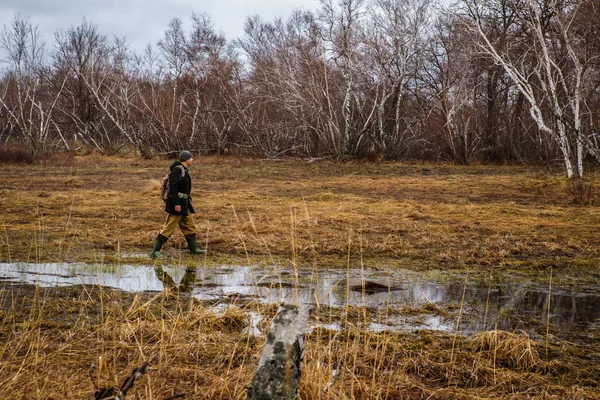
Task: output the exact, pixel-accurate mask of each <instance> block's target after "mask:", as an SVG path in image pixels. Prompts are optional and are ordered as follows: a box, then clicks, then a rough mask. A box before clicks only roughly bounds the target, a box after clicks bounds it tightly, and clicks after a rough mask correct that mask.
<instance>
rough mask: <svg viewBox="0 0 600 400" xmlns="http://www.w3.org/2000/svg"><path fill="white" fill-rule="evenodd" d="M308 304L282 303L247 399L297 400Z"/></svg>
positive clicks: (270, 329)
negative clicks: (293, 304)
mask: <svg viewBox="0 0 600 400" xmlns="http://www.w3.org/2000/svg"><path fill="white" fill-rule="evenodd" d="M307 323H308V307H306V306H299V307H298V306H292V305H281V306H279V309H278V310H277V314H276V315H275V317H274V318H273V321H272V322H271V327H270V328H269V332H268V333H267V338H266V341H265V345H264V347H263V349H262V352H261V354H260V360H259V362H258V369H257V370H256V373H255V374H254V377H253V378H252V383H251V384H250V387H249V388H248V397H247V400H294V399H295V398H296V394H297V393H298V383H299V382H300V372H301V366H302V365H301V364H302V356H303V353H304V334H305V332H306V326H307Z"/></svg>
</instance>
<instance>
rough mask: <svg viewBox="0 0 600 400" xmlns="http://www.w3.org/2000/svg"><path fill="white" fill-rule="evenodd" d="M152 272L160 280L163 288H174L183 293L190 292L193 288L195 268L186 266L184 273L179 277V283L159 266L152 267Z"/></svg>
mask: <svg viewBox="0 0 600 400" xmlns="http://www.w3.org/2000/svg"><path fill="white" fill-rule="evenodd" d="M154 273H155V274H156V277H157V278H158V280H159V281H161V282H162V284H163V286H164V287H165V289H171V290H172V289H175V290H177V291H179V292H183V293H191V292H192V290H193V289H194V282H195V281H196V268H191V267H188V268H186V269H185V275H183V278H181V282H179V285H178V284H176V283H175V281H174V280H173V278H171V275H169V274H168V273H166V272H165V270H164V269H163V268H162V267H161V266H157V267H155V268H154Z"/></svg>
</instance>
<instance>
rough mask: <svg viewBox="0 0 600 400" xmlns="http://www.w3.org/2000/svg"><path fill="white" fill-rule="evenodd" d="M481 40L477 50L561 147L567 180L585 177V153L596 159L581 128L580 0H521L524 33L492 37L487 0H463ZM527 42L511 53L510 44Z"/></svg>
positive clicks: (584, 58) (584, 64) (584, 65)
mask: <svg viewBox="0 0 600 400" xmlns="http://www.w3.org/2000/svg"><path fill="white" fill-rule="evenodd" d="M463 3H464V4H465V6H466V9H467V11H468V15H469V17H470V18H471V20H472V22H473V25H471V27H472V29H473V30H474V31H475V32H476V33H477V34H478V36H479V37H480V39H481V41H480V42H479V48H480V49H481V50H482V51H483V52H485V54H487V55H489V56H490V57H492V58H493V60H494V61H495V62H496V63H497V64H498V65H500V66H501V67H502V68H503V70H504V71H505V73H506V74H507V75H508V76H509V77H510V78H511V79H512V81H513V82H514V84H515V86H516V87H517V89H518V90H519V92H520V93H521V94H522V95H523V97H524V98H525V99H526V101H527V102H528V104H529V111H530V115H531V117H532V118H533V120H534V121H535V123H536V124H537V126H538V128H539V129H540V130H541V131H542V132H545V133H546V134H547V135H548V137H549V138H550V139H551V140H553V141H554V142H555V143H556V144H557V145H558V147H559V149H560V152H561V154H562V159H563V164H564V168H565V172H566V175H567V177H568V178H571V177H573V176H574V175H575V173H577V175H578V176H583V157H584V153H585V152H586V150H587V152H588V153H590V154H592V155H593V156H594V157H596V158H597V159H598V160H600V157H599V155H600V153H599V152H598V148H597V147H596V145H595V143H594V142H593V141H592V140H591V138H590V137H589V136H588V135H585V134H584V131H583V129H582V121H581V115H582V109H581V107H582V99H583V98H584V97H585V91H586V90H588V88H587V87H585V86H584V81H585V79H586V72H587V70H588V65H589V62H590V59H589V57H588V56H589V55H588V54H586V53H585V52H582V51H581V48H580V44H581V40H580V38H577V37H575V36H574V32H573V21H574V20H575V18H576V16H577V14H578V12H579V10H580V8H581V6H582V4H583V3H584V0H546V1H543V2H537V1H534V0H522V1H521V2H517V3H515V4H516V5H517V6H520V8H519V12H520V18H519V20H518V22H519V23H520V24H522V26H523V29H522V30H520V31H522V32H524V35H525V36H524V37H516V38H514V39H515V40H514V41H511V40H506V41H503V42H502V43H499V42H497V41H494V40H493V39H492V35H491V34H490V32H489V30H488V25H487V23H486V21H487V20H488V19H489V18H490V17H489V14H490V13H493V11H494V10H493V9H492V8H490V3H493V2H490V1H482V0H463ZM514 44H519V45H520V46H525V47H523V48H522V50H521V52H519V53H518V54H515V52H514V51H511V46H512V45H514Z"/></svg>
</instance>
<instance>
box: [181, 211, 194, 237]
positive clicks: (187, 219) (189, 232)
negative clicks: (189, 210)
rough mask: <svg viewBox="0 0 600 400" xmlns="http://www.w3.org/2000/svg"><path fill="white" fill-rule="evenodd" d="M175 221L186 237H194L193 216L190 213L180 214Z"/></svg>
mask: <svg viewBox="0 0 600 400" xmlns="http://www.w3.org/2000/svg"><path fill="white" fill-rule="evenodd" d="M177 222H178V224H179V228H180V229H181V232H182V233H183V235H184V236H185V237H186V238H187V237H191V238H194V239H195V238H196V224H195V223H194V217H193V216H192V214H188V215H186V216H182V217H181V218H180V219H179V221H177Z"/></svg>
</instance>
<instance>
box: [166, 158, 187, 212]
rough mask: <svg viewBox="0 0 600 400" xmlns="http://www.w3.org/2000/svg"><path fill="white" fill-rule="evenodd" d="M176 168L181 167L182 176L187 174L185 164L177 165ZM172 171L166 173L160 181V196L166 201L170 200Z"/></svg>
mask: <svg viewBox="0 0 600 400" xmlns="http://www.w3.org/2000/svg"><path fill="white" fill-rule="evenodd" d="M175 168H179V169H181V177H182V178H183V177H184V176H185V169H184V168H183V165H176V166H175ZM170 174H171V173H168V174H167V175H165V176H164V177H163V178H162V181H161V182H160V198H161V199H163V201H164V202H165V203H166V202H167V200H169V175H170Z"/></svg>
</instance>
